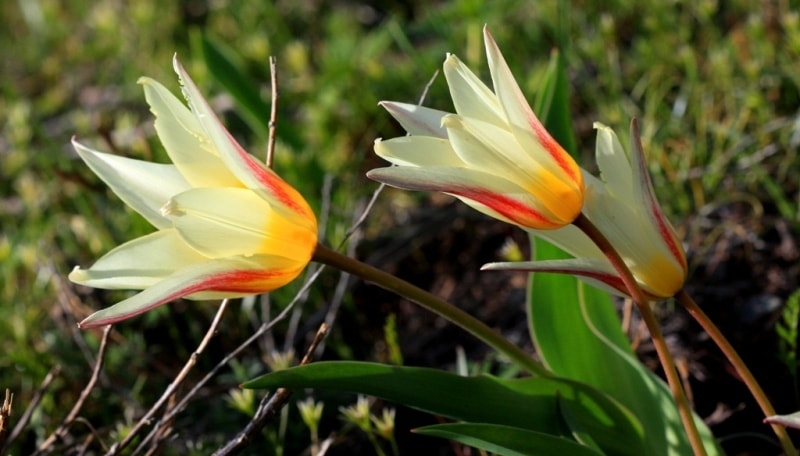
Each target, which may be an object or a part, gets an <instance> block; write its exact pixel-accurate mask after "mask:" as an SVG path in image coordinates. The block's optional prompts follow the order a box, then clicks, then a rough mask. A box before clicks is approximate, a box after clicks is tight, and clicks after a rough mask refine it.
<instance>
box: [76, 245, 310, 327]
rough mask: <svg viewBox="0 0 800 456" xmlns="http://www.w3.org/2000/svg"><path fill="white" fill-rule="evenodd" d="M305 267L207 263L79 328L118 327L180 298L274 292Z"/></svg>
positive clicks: (256, 260) (256, 261)
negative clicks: (116, 324) (119, 323)
mask: <svg viewBox="0 0 800 456" xmlns="http://www.w3.org/2000/svg"><path fill="white" fill-rule="evenodd" d="M304 266H305V263H299V264H298V263H297V262H293V261H290V260H286V259H283V258H272V257H269V256H264V255H259V256H254V257H252V258H241V257H235V258H223V259H216V260H209V261H205V262H203V263H198V264H194V265H191V266H188V267H186V268H183V269H180V270H178V271H177V272H175V273H173V274H172V275H170V276H169V277H167V278H166V279H164V280H161V281H160V282H158V283H156V284H155V285H153V286H151V287H149V288H147V289H145V290H144V291H142V292H141V293H139V294H137V295H134V296H132V297H130V298H128V299H126V300H124V301H122V302H119V303H117V304H115V305H113V306H111V307H108V308H106V309H103V310H100V311H98V312H95V313H93V314H92V315H90V316H89V317H87V318H86V319H84V320H83V321H82V322H80V324H79V326H80V327H81V328H94V327H98V326H104V325H109V324H113V323H117V322H119V321H122V320H126V319H128V318H131V317H134V316H136V315H140V314H143V313H145V312H147V311H149V310H152V309H154V308H156V307H158V306H161V305H164V304H166V303H168V302H171V301H174V300H176V299H178V298H181V297H185V296H186V297H189V298H194V299H211V298H212V297H214V298H221V297H238V296H244V295H248V294H255V293H262V292H266V291H271V290H274V289H275V288H278V287H281V286H283V285H285V284H286V283H288V282H290V281H291V280H293V279H294V278H295V277H297V275H298V274H299V273H300V271H301V270H302V268H303V267H304Z"/></svg>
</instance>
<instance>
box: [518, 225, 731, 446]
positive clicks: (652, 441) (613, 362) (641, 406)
mask: <svg viewBox="0 0 800 456" xmlns="http://www.w3.org/2000/svg"><path fill="white" fill-rule="evenodd" d="M535 242H536V244H535V248H536V252H535V256H536V259H539V260H542V259H552V258H565V257H567V254H565V253H564V252H562V251H560V250H559V249H558V248H556V247H554V246H552V245H551V244H549V243H547V242H545V241H541V240H536V241H535ZM528 295H529V302H528V311H529V324H530V328H531V335H532V337H533V341H534V344H535V345H536V348H537V350H538V353H539V356H540V357H541V358H542V361H543V362H544V363H545V364H546V365H547V366H548V367H549V368H550V369H551V370H552V371H553V372H554V373H555V374H556V375H559V376H562V377H566V378H570V379H573V380H576V381H579V382H583V383H586V384H587V385H591V386H593V387H595V388H597V389H599V390H601V391H604V392H606V393H607V394H608V395H609V396H611V397H613V398H614V399H616V400H617V401H619V402H620V403H621V404H623V405H624V406H625V407H626V408H627V409H629V410H630V411H631V412H633V414H634V415H635V416H636V417H637V418H638V419H639V421H640V422H641V423H642V425H643V427H644V435H645V442H646V445H647V450H646V451H644V452H643V453H642V454H648V455H684V454H691V452H692V450H691V446H690V445H689V442H688V440H687V437H686V432H685V431H684V429H683V425H682V423H681V420H680V416H679V415H678V410H677V407H676V406H675V401H674V400H673V398H672V394H671V393H670V391H669V389H668V388H667V386H666V385H665V384H664V382H662V381H661V380H660V379H659V378H657V377H656V376H655V375H654V374H653V373H652V372H650V371H649V370H647V369H646V368H645V367H644V366H643V365H642V364H641V363H640V362H639V361H638V359H637V358H636V357H635V355H634V353H633V351H632V349H631V347H630V344H629V342H628V340H627V338H626V337H625V334H624V333H623V332H622V329H621V323H620V321H619V317H618V316H617V312H616V309H615V308H614V305H613V302H612V301H611V298H610V297H609V295H608V294H607V293H606V292H604V291H600V290H598V289H596V288H593V287H590V286H587V285H585V284H583V283H582V282H580V281H579V280H577V279H576V278H574V277H572V276H569V275H563V274H542V273H538V274H532V275H531V279H530V286H529V293H528ZM695 421H696V422H697V425H698V428H699V429H700V433H701V435H702V436H703V440H704V442H705V445H706V448H707V450H708V451H709V454H712V455H713V454H720V450H719V448H718V447H717V446H716V442H715V441H714V438H713V436H712V435H711V432H710V431H709V430H708V428H707V427H706V426H705V424H704V423H703V422H702V420H700V419H699V418H697V417H695ZM592 437H594V435H592Z"/></svg>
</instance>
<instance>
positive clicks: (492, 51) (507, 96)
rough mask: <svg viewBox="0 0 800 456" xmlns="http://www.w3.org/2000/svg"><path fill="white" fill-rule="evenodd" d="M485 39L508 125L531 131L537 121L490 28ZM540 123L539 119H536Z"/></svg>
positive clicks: (487, 53) (494, 80)
mask: <svg viewBox="0 0 800 456" xmlns="http://www.w3.org/2000/svg"><path fill="white" fill-rule="evenodd" d="M483 39H484V42H485V45H486V58H487V60H488V62H489V71H490V72H491V74H492V83H493V84H494V91H495V93H496V95H497V99H498V100H499V102H500V105H501V106H502V109H503V113H504V116H506V117H507V119H508V123H509V124H510V125H514V126H516V127H519V128H522V129H530V128H531V121H532V120H533V119H536V116H535V115H534V114H533V111H532V110H531V107H530V105H529V104H528V101H527V100H526V99H525V95H524V94H523V93H522V89H520V88H519V84H517V81H516V79H514V75H513V74H512V73H511V69H510V68H509V67H508V64H507V63H506V60H505V59H504V58H503V54H502V53H501V52H500V48H499V47H498V46H497V43H496V42H495V41H494V38H493V37H492V35H491V33H489V29H488V27H484V28H483ZM536 122H537V123H538V122H539V121H538V119H536Z"/></svg>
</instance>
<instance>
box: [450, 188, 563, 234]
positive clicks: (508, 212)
mask: <svg viewBox="0 0 800 456" xmlns="http://www.w3.org/2000/svg"><path fill="white" fill-rule="evenodd" d="M445 191H446V192H447V193H452V194H454V195H458V196H463V197H464V198H469V199H471V200H473V201H475V202H478V203H480V204H483V205H484V206H487V207H489V208H491V209H492V210H494V211H495V212H497V213H498V214H500V215H502V216H503V217H505V218H507V219H509V220H511V221H512V222H514V223H516V224H518V225H520V226H524V227H526V228H533V229H538V230H546V229H553V228H560V227H561V226H563V225H564V224H563V223H562V222H560V221H554V220H551V219H550V218H548V217H546V216H545V215H543V214H542V213H541V212H539V211H537V210H536V209H533V208H532V207H530V206H527V205H525V204H523V203H521V202H519V201H518V200H515V199H514V198H510V197H508V196H505V195H502V194H497V193H488V192H485V191H480V190H476V189H474V188H460V189H447V190H445Z"/></svg>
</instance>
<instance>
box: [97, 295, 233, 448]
mask: <svg viewBox="0 0 800 456" xmlns="http://www.w3.org/2000/svg"><path fill="white" fill-rule="evenodd" d="M227 307H228V300H227V299H223V300H222V302H221V303H220V305H219V309H217V313H216V315H214V319H213V320H212V321H211V325H209V327H208V331H206V334H205V336H203V339H202V340H201V341H200V344H199V345H198V346H197V348H196V349H195V351H194V353H192V355H191V356H190V357H189V360H188V361H187V362H186V364H185V365H184V366H183V368H182V369H181V371H180V372H179V373H178V375H177V376H176V377H175V379H174V380H173V381H172V383H170V384H169V386H167V389H165V390H164V393H163V394H162V395H161V397H160V398H159V399H158V401H156V403H155V404H153V406H152V407H150V410H148V411H147V413H145V415H144V416H143V417H142V418H141V419H140V420H139V422H137V423H136V426H134V427H133V429H132V430H131V432H130V433H128V435H127V436H126V437H125V438H124V439H123V440H122V441H121V442H119V444H117V445H114V446H112V447H111V450H110V451H109V452H108V453H106V454H107V455H114V454H117V453H119V452H120V451H121V450H122V449H124V448H125V447H126V446H127V445H128V444H130V442H131V441H132V440H133V438H134V437H135V436H136V434H138V433H139V431H141V429H142V428H143V427H144V426H145V425H147V424H148V423H149V422H150V420H151V419H152V418H153V416H155V414H156V413H157V412H158V411H159V409H161V407H162V406H163V405H164V404H165V403H166V402H167V400H168V399H169V398H170V397H171V396H172V394H173V393H174V392H175V390H176V388H177V387H178V386H179V385H180V384H181V383H183V381H184V380H185V379H186V377H187V375H189V372H190V371H191V370H192V368H193V367H194V365H195V364H197V358H198V357H199V356H200V355H201V354H202V353H203V350H205V348H206V346H207V345H208V343H209V341H211V338H212V337H214V335H215V334H216V332H217V327H218V326H219V323H220V322H221V321H222V315H223V314H224V313H225V309H226V308H227ZM144 443H145V442H142V443H141V444H140V445H139V448H142V446H143V445H144ZM139 448H137V451H138V449H139Z"/></svg>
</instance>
